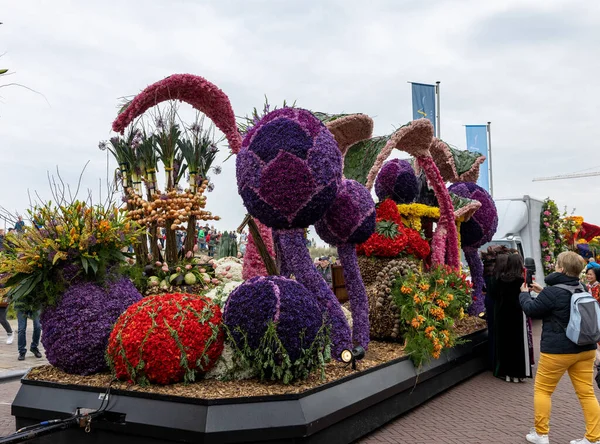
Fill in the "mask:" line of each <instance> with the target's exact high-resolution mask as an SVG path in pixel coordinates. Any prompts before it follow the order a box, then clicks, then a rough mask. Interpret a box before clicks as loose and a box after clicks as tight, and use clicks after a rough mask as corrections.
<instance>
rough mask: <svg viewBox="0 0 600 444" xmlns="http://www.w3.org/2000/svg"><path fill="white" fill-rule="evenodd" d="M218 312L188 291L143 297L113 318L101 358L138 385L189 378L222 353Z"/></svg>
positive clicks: (219, 313) (189, 379)
mask: <svg viewBox="0 0 600 444" xmlns="http://www.w3.org/2000/svg"><path fill="white" fill-rule="evenodd" d="M220 325H221V310H220V309H219V307H218V306H217V305H216V304H214V303H213V302H212V301H210V300H209V299H206V298H204V297H201V296H196V295H189V294H165V295H157V296H151V297H147V298H144V299H143V300H141V301H140V302H138V303H136V304H134V305H132V306H130V307H129V308H128V309H127V311H125V313H123V314H122V315H121V317H119V319H118V321H117V323H116V324H115V327H114V329H113V331H112V333H111V335H110V338H109V341H108V350H107V359H108V361H109V364H110V367H111V369H112V370H113V372H114V374H115V375H116V377H117V378H119V379H126V380H128V381H129V382H132V383H133V382H135V383H138V384H147V383H154V384H172V383H175V382H181V381H185V382H192V381H194V380H195V377H196V374H197V373H204V372H207V371H208V370H210V369H211V368H212V367H213V366H214V365H215V363H216V362H217V359H219V356H221V353H222V352H223V339H224V334H223V331H222V329H221V328H220Z"/></svg>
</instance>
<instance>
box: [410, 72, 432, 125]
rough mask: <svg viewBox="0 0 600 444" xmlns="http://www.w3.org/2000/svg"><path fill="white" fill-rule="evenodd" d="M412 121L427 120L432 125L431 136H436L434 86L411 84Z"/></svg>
mask: <svg viewBox="0 0 600 444" xmlns="http://www.w3.org/2000/svg"><path fill="white" fill-rule="evenodd" d="M412 106H413V120H416V119H422V118H423V117H424V118H426V119H429V121H430V122H431V123H432V124H433V134H437V130H436V125H435V85H425V84H423V83H412Z"/></svg>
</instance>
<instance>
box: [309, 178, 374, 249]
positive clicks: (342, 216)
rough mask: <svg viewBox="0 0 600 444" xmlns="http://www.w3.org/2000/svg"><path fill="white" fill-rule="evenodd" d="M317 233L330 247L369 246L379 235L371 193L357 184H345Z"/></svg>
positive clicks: (345, 181)
mask: <svg viewBox="0 0 600 444" xmlns="http://www.w3.org/2000/svg"><path fill="white" fill-rule="evenodd" d="M315 229H316V230H317V234H318V235H319V237H320V238H321V239H323V240H324V241H325V242H327V243H328V244H330V245H336V246H338V245H343V244H360V243H362V242H365V241H366V240H367V239H368V238H369V236H371V234H373V232H374V231H375V202H373V198H372V197H371V193H369V190H367V189H366V188H365V187H364V186H363V185H362V184H360V183H358V182H356V181H355V180H350V179H344V180H342V184H341V185H340V188H339V189H338V194H337V196H336V198H335V200H334V201H333V203H332V204H331V206H330V207H329V209H328V210H327V212H326V213H325V215H324V216H323V217H322V218H321V219H320V220H319V221H318V222H317V223H315Z"/></svg>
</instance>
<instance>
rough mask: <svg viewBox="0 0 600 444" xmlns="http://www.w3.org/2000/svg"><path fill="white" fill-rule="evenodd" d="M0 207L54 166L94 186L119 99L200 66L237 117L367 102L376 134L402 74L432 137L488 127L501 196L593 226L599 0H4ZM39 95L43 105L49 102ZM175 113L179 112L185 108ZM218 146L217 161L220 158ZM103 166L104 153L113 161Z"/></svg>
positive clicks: (229, 178)
mask: <svg viewBox="0 0 600 444" xmlns="http://www.w3.org/2000/svg"><path fill="white" fill-rule="evenodd" d="M0 22H3V23H4V24H3V25H1V26H0V53H1V52H4V51H5V52H6V53H5V55H4V56H3V57H2V58H0V68H10V70H11V71H14V72H15V74H13V75H12V76H9V77H4V78H2V79H0V84H2V83H7V82H18V83H20V84H23V85H26V86H28V87H30V88H33V89H35V90H36V91H39V92H40V93H42V94H43V95H44V96H45V99H44V98H43V97H41V96H39V95H36V94H34V93H32V92H29V91H27V90H25V89H22V88H18V87H10V88H0V96H1V98H0V150H1V151H0V153H1V155H2V160H1V163H0V165H1V166H2V168H1V170H0V171H1V173H0V205H2V206H4V207H6V208H9V209H11V210H16V211H23V210H24V209H25V208H26V207H27V205H28V197H27V189H30V190H37V191H39V192H40V194H41V195H42V196H44V197H47V196H49V192H48V185H47V181H46V172H47V171H48V170H53V169H55V168H56V166H57V165H58V166H59V168H60V170H61V172H62V173H63V175H64V177H65V178H66V179H67V180H68V182H70V183H71V184H75V183H76V181H77V177H78V175H79V173H80V171H81V168H82V167H83V165H84V164H85V163H86V162H87V161H88V160H89V161H90V165H89V167H88V169H87V172H86V174H85V178H84V179H85V180H84V185H85V186H87V187H92V188H93V189H94V193H95V194H96V195H97V193H98V180H99V179H100V178H102V180H103V181H104V179H105V178H106V153H103V152H101V151H99V150H98V148H97V147H98V142H99V141H100V140H104V139H108V138H109V137H110V136H111V132H110V127H111V122H112V121H113V119H114V118H115V116H116V113H117V103H118V101H119V98H120V97H122V96H128V95H133V94H136V93H137V92H139V91H140V90H141V89H143V88H144V87H145V86H147V85H148V84H150V83H153V82H155V81H157V80H160V79H162V78H164V77H166V76H168V75H170V74H173V73H192V74H198V75H201V76H203V77H205V78H207V79H208V80H210V81H212V82H213V83H215V84H217V85H218V86H219V87H220V88H221V89H223V91H225V93H226V94H228V95H229V97H230V99H231V102H232V104H233V109H234V111H235V113H236V115H238V116H241V115H245V114H248V113H249V112H250V111H251V110H252V108H253V107H254V106H257V107H259V106H262V103H263V101H264V95H265V94H266V95H267V96H268V97H269V101H270V102H272V103H275V104H277V103H281V102H282V101H283V100H284V99H287V100H288V101H294V100H295V101H296V103H297V105H298V106H301V107H304V108H308V109H312V110H318V111H325V112H330V113H339V112H363V113H366V114H369V115H370V116H372V117H373V118H374V121H375V134H378V135H379V134H389V133H390V132H392V131H393V129H394V128H395V127H398V126H400V125H402V124H404V123H406V122H407V121H408V120H410V119H411V116H412V111H411V91H410V86H409V85H408V84H407V83H406V82H407V81H409V80H410V81H417V82H422V83H434V82H435V81H438V80H439V81H441V130H442V138H443V139H444V140H446V141H447V142H449V143H451V144H453V145H456V146H458V147H460V148H463V149H464V148H465V144H466V142H465V134H464V127H463V125H465V124H484V123H486V122H487V121H491V122H492V146H493V162H494V186H495V196H496V197H514V196H521V195H524V194H530V195H532V196H535V197H539V198H545V197H547V196H550V197H552V198H554V199H555V200H556V201H557V203H558V204H559V206H560V207H564V206H565V205H568V206H569V208H570V209H572V208H576V212H577V213H578V214H581V215H583V216H584V217H585V219H586V220H587V221H589V222H592V223H597V224H600V205H598V192H597V191H596V190H597V188H596V186H594V184H596V183H599V182H600V176H598V177H591V178H587V179H576V180H563V181H553V182H532V181H531V179H532V178H533V177H537V176H551V175H556V174H564V173H571V172H579V171H582V170H585V169H589V170H590V171H600V156H598V155H597V154H596V153H598V152H600V142H598V141H599V140H600V125H599V124H598V103H599V102H600V92H599V89H598V86H597V84H596V83H597V78H598V76H599V74H600V57H599V50H598V48H599V46H600V31H599V29H598V23H599V22H600V2H598V1H594V0H583V1H575V0H562V1H561V0H488V1H481V0H476V1H475V0H474V1H471V0H465V1H462V0H448V1H442V0H438V1H434V0H430V1H415V0H411V1H399V0H388V1H383V0H382V1H378V0H371V1H368V2H367V1H364V0H362V1H355V0H340V1H333V0H319V1H310V0H304V1H291V0H287V1H275V0H270V1H267V0H264V1H258V0H256V1H252V0H245V1H241V0H239V1H232V0H229V1H228V0H219V1H210V2H209V1H200V0H189V1H184V0H181V1H167V0H162V1H160V0H145V1H141V0H139V1H113V0H103V1H97V0H91V1H88V2H82V1H63V0H53V1H32V2H25V1H9V0H0ZM46 100H47V102H46ZM186 106H187V105H186ZM223 156H224V155H223ZM234 167H235V162H234V159H230V160H229V161H228V162H226V163H225V164H223V174H221V175H220V176H216V177H214V182H215V191H214V192H213V193H211V194H208V206H207V209H209V210H210V211H212V212H213V213H214V214H218V215H220V216H221V217H222V218H223V220H222V221H221V222H219V224H218V226H219V227H220V228H221V229H224V230H225V229H233V228H236V227H237V226H238V224H239V222H240V221H241V220H242V218H243V215H244V214H245V212H244V209H243V206H242V203H241V199H240V198H239V196H238V195H237V191H236V186H235V168H234ZM111 169H114V164H111Z"/></svg>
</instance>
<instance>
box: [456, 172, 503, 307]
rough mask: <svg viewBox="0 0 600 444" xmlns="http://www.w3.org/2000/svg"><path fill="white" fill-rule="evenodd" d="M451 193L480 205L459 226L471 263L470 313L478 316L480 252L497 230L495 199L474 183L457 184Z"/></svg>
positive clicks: (481, 277)
mask: <svg viewBox="0 0 600 444" xmlns="http://www.w3.org/2000/svg"><path fill="white" fill-rule="evenodd" d="M449 191H450V192H452V193H454V194H456V195H458V196H461V197H466V198H468V199H472V200H476V201H478V202H480V203H481V207H480V208H479V209H478V210H477V211H475V213H474V214H473V216H472V217H471V219H469V220H468V221H467V222H463V223H462V224H461V225H460V236H461V241H462V248H463V251H464V252H465V259H466V260H467V263H468V264H469V270H470V272H471V278H472V280H473V303H472V304H471V307H470V308H469V313H470V314H472V315H477V314H479V313H481V312H483V311H484V307H485V304H484V300H483V294H482V291H483V285H484V280H483V263H482V262H481V258H480V257H479V253H478V252H477V249H478V248H479V247H481V246H482V245H483V244H486V243H487V242H489V241H491V240H492V237H493V236H494V234H495V233H496V230H497V228H498V211H497V210H496V204H494V200H493V199H492V196H490V194H489V193H488V192H487V191H485V190H484V189H483V188H481V187H480V186H479V185H477V184H475V183H473V182H458V183H455V184H454V185H452V186H451V187H450V188H449Z"/></svg>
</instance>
